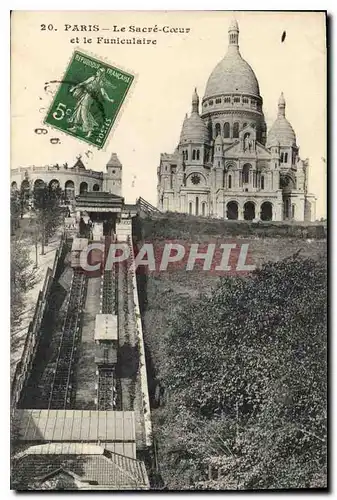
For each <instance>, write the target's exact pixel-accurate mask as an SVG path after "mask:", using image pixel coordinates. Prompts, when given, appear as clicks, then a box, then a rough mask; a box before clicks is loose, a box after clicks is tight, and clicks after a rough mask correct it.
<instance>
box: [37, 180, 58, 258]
mask: <svg viewBox="0 0 337 500" xmlns="http://www.w3.org/2000/svg"><path fill="white" fill-rule="evenodd" d="M61 196H62V191H61V188H60V187H48V186H45V185H43V186H36V187H35V188H34V192H33V198H34V203H33V206H34V212H35V215H36V223H37V226H38V227H39V229H40V233H41V247H42V248H41V254H42V255H44V248H45V245H47V244H48V238H50V237H51V236H52V235H53V234H54V233H55V231H56V229H57V228H58V226H59V225H60V222H61V217H62V209H61V207H60V200H61Z"/></svg>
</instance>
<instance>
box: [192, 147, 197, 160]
mask: <svg viewBox="0 0 337 500" xmlns="http://www.w3.org/2000/svg"><path fill="white" fill-rule="evenodd" d="M195 157H196V151H195V149H193V151H192V160H195Z"/></svg>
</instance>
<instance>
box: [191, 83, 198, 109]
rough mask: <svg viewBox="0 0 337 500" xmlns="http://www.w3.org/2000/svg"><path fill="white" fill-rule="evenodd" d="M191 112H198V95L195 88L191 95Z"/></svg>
mask: <svg viewBox="0 0 337 500" xmlns="http://www.w3.org/2000/svg"><path fill="white" fill-rule="evenodd" d="M192 113H198V114H199V96H198V93H197V89H196V88H195V89H194V92H193V95H192Z"/></svg>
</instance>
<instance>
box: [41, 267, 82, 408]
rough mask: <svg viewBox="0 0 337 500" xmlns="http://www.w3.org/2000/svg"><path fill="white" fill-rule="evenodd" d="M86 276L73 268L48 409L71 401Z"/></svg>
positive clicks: (59, 406) (60, 406)
mask: <svg viewBox="0 0 337 500" xmlns="http://www.w3.org/2000/svg"><path fill="white" fill-rule="evenodd" d="M86 287H87V276H86V275H85V274H83V273H82V272H81V271H79V270H74V276H73V281H72V285H71V290H70V298H69V302H68V307H67V312H66V317H65V320H64V324H63V328H62V335H61V339H60V345H59V349H58V355H57V361H56V368H55V373H54V377H53V381H52V387H51V391H50V397H49V404H48V408H49V409H66V408H68V407H70V406H71V403H72V393H73V391H72V383H73V374H74V363H75V361H76V351H77V346H78V344H79V342H80V339H81V326H82V325H81V317H82V309H83V305H84V301H85V296H86Z"/></svg>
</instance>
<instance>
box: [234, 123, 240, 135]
mask: <svg viewBox="0 0 337 500" xmlns="http://www.w3.org/2000/svg"><path fill="white" fill-rule="evenodd" d="M238 137H239V123H238V122H235V123H234V125H233V138H234V139H237V138H238Z"/></svg>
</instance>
